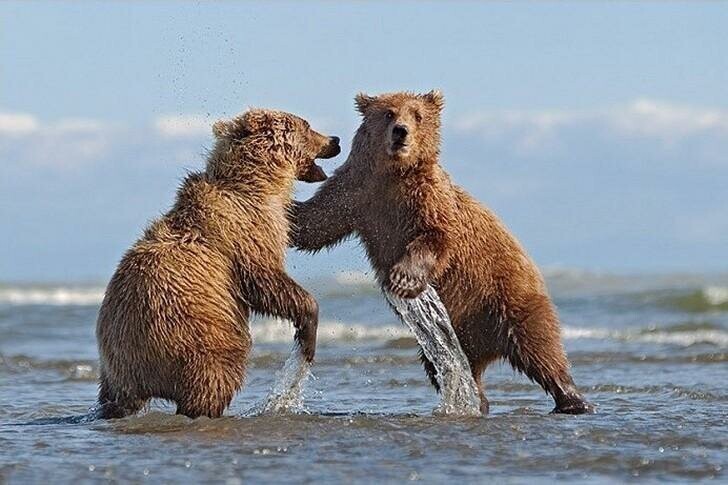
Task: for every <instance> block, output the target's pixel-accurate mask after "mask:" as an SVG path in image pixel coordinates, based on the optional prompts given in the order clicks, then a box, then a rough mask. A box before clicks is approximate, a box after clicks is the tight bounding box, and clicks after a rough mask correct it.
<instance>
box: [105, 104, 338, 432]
mask: <svg viewBox="0 0 728 485" xmlns="http://www.w3.org/2000/svg"><path fill="white" fill-rule="evenodd" d="M213 132H214V135H215V144H214V148H213V149H212V151H211V153H210V155H209V157H208V160H207V167H206V169H205V170H204V171H203V172H201V173H193V174H191V175H189V176H188V177H187V178H186V179H185V180H184V182H183V183H182V185H181V187H180V188H179V190H178V192H177V198H176V201H175V204H174V206H173V207H172V209H171V210H170V211H169V212H167V213H166V214H165V215H164V216H162V217H161V218H160V219H158V220H156V221H154V222H152V223H151V225H150V226H149V227H148V228H147V229H146V231H145V232H144V234H143V236H142V237H141V239H139V240H138V241H137V242H136V244H134V245H133V246H132V248H131V249H130V250H129V251H128V252H127V253H126V254H125V255H124V257H123V259H122V260H121V262H120V263H119V266H118V268H117V270H116V272H115V273H114V275H113V277H112V278H111V281H110V282H109V285H108V287H107V289H106V295H105V297H104V300H103V303H102V305H101V309H100V312H99V317H98V322H97V327H96V336H97V340H98V346H99V354H100V359H101V364H100V367H101V379H100V389H99V398H98V413H99V417H102V418H119V417H123V416H126V415H129V414H133V413H135V412H137V411H138V410H140V409H141V408H142V407H143V406H144V405H145V404H146V403H147V402H148V401H149V399H150V398H162V399H166V400H169V401H173V402H175V403H176V404H177V413H178V414H184V415H186V416H189V417H191V418H195V417H198V416H209V417H218V416H220V415H221V414H222V413H223V411H224V410H225V408H226V407H227V406H228V404H229V403H230V401H231V400H232V398H233V395H234V394H235V392H236V391H237V390H238V389H240V387H241V386H242V383H243V379H244V374H245V368H246V364H247V359H248V353H249V351H250V346H251V338H250V332H249V329H248V318H249V314H250V312H251V311H252V312H256V313H260V314H266V315H271V316H276V317H281V318H285V319H288V320H292V321H293V323H294V325H295V328H296V335H295V339H296V342H297V343H298V344H299V345H300V348H301V351H302V352H303V355H304V356H305V358H306V359H307V360H308V361H312V360H313V358H314V353H315V349H316V330H317V326H318V305H317V303H316V300H314V298H313V297H312V296H311V295H310V294H309V293H308V292H306V290H304V289H303V288H301V287H300V286H299V285H298V284H297V283H296V282H295V281H293V280H292V279H291V278H290V277H289V276H288V275H287V274H286V272H285V268H284V260H285V249H286V248H287V246H288V233H289V227H288V213H287V211H288V208H289V206H290V203H291V196H292V190H293V185H294V181H295V180H296V179H298V180H303V181H307V182H317V181H321V180H323V179H325V178H326V175H325V174H324V172H323V171H322V170H321V168H320V167H319V166H318V165H316V164H315V163H314V159H316V158H330V157H333V156H336V155H338V153H339V152H340V148H339V139H338V138H336V137H327V136H324V135H321V134H319V133H317V132H316V131H314V130H312V129H311V128H310V126H309V124H308V123H307V122H306V121H305V120H303V119H301V118H299V117H297V116H294V115H291V114H288V113H283V112H279V111H269V110H261V109H254V110H250V111H248V112H246V113H244V114H242V115H241V116H238V117H236V118H233V119H232V120H227V121H219V122H217V123H215V125H214V126H213Z"/></svg>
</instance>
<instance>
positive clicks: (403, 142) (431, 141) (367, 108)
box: [355, 90, 445, 169]
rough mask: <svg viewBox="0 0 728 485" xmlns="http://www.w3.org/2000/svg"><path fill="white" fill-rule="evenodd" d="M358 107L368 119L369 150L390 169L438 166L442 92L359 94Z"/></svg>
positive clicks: (366, 124) (365, 119) (364, 122)
mask: <svg viewBox="0 0 728 485" xmlns="http://www.w3.org/2000/svg"><path fill="white" fill-rule="evenodd" d="M355 101H356V107H357V109H358V110H359V112H360V113H361V114H362V116H363V117H364V121H363V122H362V126H361V128H360V130H361V131H362V132H363V133H364V134H365V135H366V139H367V140H368V145H369V146H368V147H367V149H369V150H374V151H376V152H377V153H376V155H377V157H376V158H378V159H383V160H385V163H387V164H389V165H390V168H392V167H397V168H400V169H406V168H408V167H412V166H415V165H418V164H420V163H436V162H437V157H438V155H439V151H440V113H441V112H442V108H443V106H444V103H445V101H444V99H443V96H442V93H440V91H436V90H433V91H430V92H429V93H426V94H414V93H410V92H401V93H390V94H381V95H379V96H368V95H366V94H363V93H361V94H358V95H357V96H356V99H355Z"/></svg>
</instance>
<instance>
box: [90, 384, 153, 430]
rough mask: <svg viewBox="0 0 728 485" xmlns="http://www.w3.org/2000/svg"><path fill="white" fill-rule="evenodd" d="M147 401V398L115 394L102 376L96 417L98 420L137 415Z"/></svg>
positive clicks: (122, 393) (120, 393)
mask: <svg viewBox="0 0 728 485" xmlns="http://www.w3.org/2000/svg"><path fill="white" fill-rule="evenodd" d="M148 401H149V399H148V398H142V397H139V396H131V395H129V394H128V393H125V392H120V391H116V392H115V391H114V390H113V389H112V386H111V385H110V384H109V382H108V380H107V379H106V378H105V377H104V376H103V374H102V376H101V383H100V385H99V399H98V407H97V411H96V413H97V415H96V416H97V418H98V419H118V418H124V417H126V416H131V415H132V414H136V413H138V412H139V411H140V410H141V409H142V408H143V407H144V406H145V405H146V404H147V402H148Z"/></svg>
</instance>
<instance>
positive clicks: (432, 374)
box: [419, 347, 440, 393]
mask: <svg viewBox="0 0 728 485" xmlns="http://www.w3.org/2000/svg"><path fill="white" fill-rule="evenodd" d="M419 353H420V362H422V366H423V367H424V368H425V374H427V377H428V379H430V383H431V384H432V386H433V387H434V388H435V391H437V392H438V393H439V392H440V383H439V382H437V369H435V366H434V365H433V364H432V362H430V359H428V358H427V356H426V355H425V352H424V351H423V350H422V347H420V352H419Z"/></svg>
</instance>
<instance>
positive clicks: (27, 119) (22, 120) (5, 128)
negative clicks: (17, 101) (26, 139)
mask: <svg viewBox="0 0 728 485" xmlns="http://www.w3.org/2000/svg"><path fill="white" fill-rule="evenodd" d="M38 128H39V123H38V120H36V119H35V117H34V116H32V115H29V114H26V113H0V136H22V135H27V134H29V133H32V132H34V131H35V130H37V129H38Z"/></svg>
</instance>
